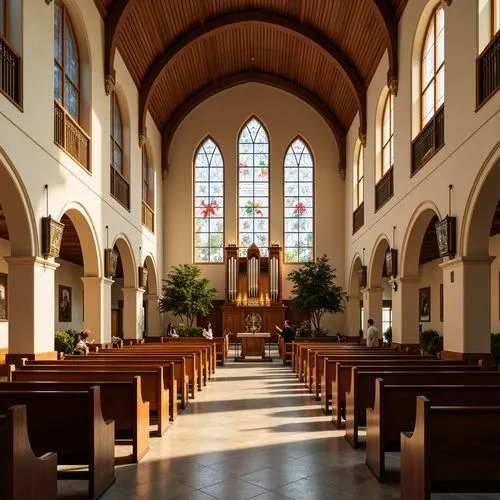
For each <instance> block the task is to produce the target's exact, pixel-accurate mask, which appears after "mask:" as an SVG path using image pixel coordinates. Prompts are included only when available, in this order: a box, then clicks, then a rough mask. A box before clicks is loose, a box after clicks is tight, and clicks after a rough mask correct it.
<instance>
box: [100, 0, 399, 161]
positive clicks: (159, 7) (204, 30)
mask: <svg viewBox="0 0 500 500" xmlns="http://www.w3.org/2000/svg"><path fill="white" fill-rule="evenodd" d="M94 2H95V4H96V6H97V7H98V9H99V11H100V13H101V15H102V17H103V19H104V23H105V54H104V55H105V57H104V59H105V68H104V71H105V75H106V88H107V90H108V91H109V89H110V88H111V87H112V85H113V84H114V81H115V71H114V57H115V51H116V49H118V50H119V51H120V53H121V55H122V57H123V58H124V60H125V63H126V65H127V67H128V69H129V71H130V73H131V75H132V78H133V79H134V81H135V83H136V85H137V87H138V89H139V108H140V109H139V114H140V117H139V132H140V134H141V135H145V134H146V128H145V122H146V112H147V111H149V112H150V113H151V115H152V116H153V118H154V120H155V122H156V123H157V125H158V126H159V128H160V130H162V131H163V149H164V159H165V155H166V154H167V153H168V147H169V144H170V140H171V139H172V136H173V134H174V132H175V129H176V127H177V126H178V124H179V123H180V121H181V120H182V119H183V118H184V117H185V116H186V114H187V113H189V111H191V110H192V109H193V108H194V107H195V106H196V105H198V104H199V103H200V102H202V101H203V100H204V99H206V98H208V97H210V96H211V95H213V94H215V93H217V92H220V91H221V90H224V89H226V88H230V87H232V86H235V85H238V84H239V83H243V82H247V81H256V82H262V83H267V84H269V85H272V86H274V87H278V88H281V89H284V90H287V91H290V92H292V93H294V94H296V95H298V96H299V97H300V98H302V99H304V100H305V101H306V102H308V103H309V104H311V105H312V106H313V107H315V108H316V109H317V110H318V111H319V112H320V114H321V115H322V116H323V117H324V118H325V120H326V122H327V123H328V124H329V125H330V127H331V129H332V131H333V133H334V134H335V136H336V139H337V142H338V144H339V149H340V151H341V162H345V150H344V149H345V134H346V131H347V129H348V128H349V126H350V125H351V123H352V120H353V119H354V117H355V115H356V113H358V112H359V115H360V124H361V127H360V128H361V133H365V132H366V88H367V87H368V85H369V83H370V81H371V79H372V77H373V74H374V72H375V70H376V68H377V65H378V64H379V61H380V59H381V57H382V55H383V53H384V50H386V49H387V51H388V56H389V74H388V80H391V79H393V78H395V79H397V74H398V67H397V66H398V55H397V50H398V43H397V23H398V20H399V18H400V17H401V14H402V13H403V10H404V8H405V6H406V3H407V0H94Z"/></svg>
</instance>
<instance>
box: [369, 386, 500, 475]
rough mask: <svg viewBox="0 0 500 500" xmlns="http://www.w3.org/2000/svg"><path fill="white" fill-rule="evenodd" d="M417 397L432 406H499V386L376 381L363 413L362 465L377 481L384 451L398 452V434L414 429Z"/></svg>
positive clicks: (382, 464) (383, 468) (382, 465)
mask: <svg viewBox="0 0 500 500" xmlns="http://www.w3.org/2000/svg"><path fill="white" fill-rule="evenodd" d="M498 382H499V383H500V378H499V380H498ZM417 396H425V397H426V398H428V399H429V400H430V401H431V402H432V404H433V405H434V406H500V385H414V384H412V385H387V384H385V382H384V380H383V379H380V378H378V379H377V380H376V381H375V403H374V406H373V408H367V410H366V465H368V467H369V469H370V470H371V471H372V472H373V474H374V475H375V477H376V478H377V479H378V480H379V481H380V482H383V481H384V480H385V452H386V451H400V444H401V440H400V434H401V432H410V431H412V430H413V428H414V426H415V417H416V414H415V411H416V406H415V400H416V398H417Z"/></svg>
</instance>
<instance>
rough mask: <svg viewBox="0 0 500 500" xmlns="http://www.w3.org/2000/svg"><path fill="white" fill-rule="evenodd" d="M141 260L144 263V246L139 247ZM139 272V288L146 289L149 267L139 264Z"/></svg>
mask: <svg viewBox="0 0 500 500" xmlns="http://www.w3.org/2000/svg"><path fill="white" fill-rule="evenodd" d="M139 262H141V263H142V247H139ZM138 272H139V275H138V282H139V288H142V289H143V290H146V288H147V287H148V269H147V267H145V266H139V267H138Z"/></svg>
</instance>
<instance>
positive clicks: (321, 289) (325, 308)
mask: <svg viewBox="0 0 500 500" xmlns="http://www.w3.org/2000/svg"><path fill="white" fill-rule="evenodd" d="M335 278H336V276H335V269H334V268H332V266H331V265H330V264H329V263H328V257H327V256H326V255H323V256H322V257H318V258H317V259H316V261H315V262H306V263H305V264H304V265H303V266H302V267H300V268H299V269H296V270H295V271H292V272H291V273H290V274H289V275H288V277H287V279H288V280H290V281H291V282H292V283H293V288H292V297H293V298H292V304H291V305H292V308H293V309H295V310H296V311H297V312H299V313H301V314H304V315H307V316H309V317H310V318H311V320H310V323H311V324H312V331H313V333H312V335H313V336H315V337H321V336H325V335H327V332H326V330H322V329H321V328H320V323H321V318H322V316H323V315H324V314H325V313H327V312H328V313H332V314H335V313H339V312H343V311H344V308H345V299H346V293H345V292H344V291H343V290H342V287H341V286H337V285H335V283H334V279H335Z"/></svg>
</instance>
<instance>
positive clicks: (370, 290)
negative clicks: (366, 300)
mask: <svg viewBox="0 0 500 500" xmlns="http://www.w3.org/2000/svg"><path fill="white" fill-rule="evenodd" d="M383 290H384V289H383V288H382V287H381V286H372V287H370V288H363V290H362V291H363V293H382V292H383Z"/></svg>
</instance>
